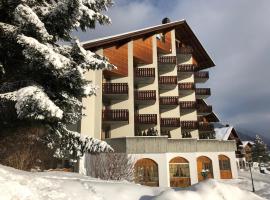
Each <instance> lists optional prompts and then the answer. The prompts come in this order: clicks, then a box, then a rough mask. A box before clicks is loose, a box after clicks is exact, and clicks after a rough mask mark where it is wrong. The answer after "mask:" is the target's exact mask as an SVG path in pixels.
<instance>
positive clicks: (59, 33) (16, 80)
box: [0, 0, 114, 158]
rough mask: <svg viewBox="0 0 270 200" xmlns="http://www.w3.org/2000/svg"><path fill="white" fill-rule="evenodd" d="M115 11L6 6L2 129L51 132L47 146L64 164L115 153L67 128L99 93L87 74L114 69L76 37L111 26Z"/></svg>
mask: <svg viewBox="0 0 270 200" xmlns="http://www.w3.org/2000/svg"><path fill="white" fill-rule="evenodd" d="M111 5H112V1H111V0H0V126H1V127H0V128H1V129H4V128H6V127H10V126H18V127H19V126H21V125H24V126H25V125H29V126H31V125H33V124H35V125H36V124H41V125H43V126H46V127H47V128H48V129H49V132H48V134H46V135H45V136H44V137H43V138H42V140H43V141H44V142H46V143H47V145H48V147H50V148H51V149H53V150H55V155H56V156H58V157H61V158H76V157H78V156H81V155H83V153H84V152H107V151H111V150H112V149H111V147H110V146H109V145H107V144H106V143H105V142H102V141H99V140H96V139H93V138H88V137H84V138H83V137H82V136H81V135H80V134H79V133H77V132H74V131H70V130H68V128H67V127H68V125H69V124H75V123H77V122H78V121H79V120H80V119H81V117H82V114H81V110H82V109H83V105H82V103H81V99H82V98H85V97H88V96H91V95H93V94H95V91H96V89H97V87H96V86H95V85H93V84H92V82H91V81H90V80H87V79H86V78H85V77H84V75H85V73H87V71H89V70H102V69H111V68H113V67H114V66H113V65H111V64H110V63H109V62H108V60H107V59H106V58H104V57H101V56H99V55H97V54H95V53H93V52H90V51H86V50H85V49H83V47H82V46H81V45H80V43H79V41H78V40H74V39H73V38H72V37H71V32H72V31H73V30H77V29H81V30H83V31H85V30H86V29H87V28H94V27H95V24H96V23H99V24H108V23H110V19H109V18H108V17H107V16H106V15H104V14H102V12H103V11H106V10H107V8H108V7H109V6H111ZM59 41H65V44H59V43H60V42H59ZM62 43H63V42H62Z"/></svg>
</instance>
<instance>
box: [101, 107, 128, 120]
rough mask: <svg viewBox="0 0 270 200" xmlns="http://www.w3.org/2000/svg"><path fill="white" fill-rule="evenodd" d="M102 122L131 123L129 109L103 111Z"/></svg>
mask: <svg viewBox="0 0 270 200" xmlns="http://www.w3.org/2000/svg"><path fill="white" fill-rule="evenodd" d="M102 121H103V122H104V123H119V122H125V123H128V122H129V112H128V110H127V109H113V110H103V111H102Z"/></svg>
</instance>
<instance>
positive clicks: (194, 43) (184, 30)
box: [83, 20, 215, 69]
mask: <svg viewBox="0 0 270 200" xmlns="http://www.w3.org/2000/svg"><path fill="white" fill-rule="evenodd" d="M172 29H175V31H176V37H180V38H177V39H179V40H181V41H184V42H185V44H186V45H189V46H191V47H192V48H193V50H194V51H193V52H194V57H195V59H196V61H197V62H198V65H199V66H200V67H201V68H202V69H204V68H209V67H213V66H215V64H214V62H213V61H212V59H211V58H210V56H209V55H208V54H207V52H206V51H205V49H204V48H203V46H202V45H201V43H200V41H199V40H198V39H197V37H196V36H195V34H194V33H193V31H192V30H191V28H190V27H189V25H188V24H187V22H186V21H185V20H180V21H175V22H170V23H166V24H161V25H157V26H152V27H148V28H144V29H140V30H135V31H131V32H127V33H123V34H118V35H112V36H109V37H104V38H100V39H95V40H90V41H85V42H83V47H84V48H85V49H89V50H92V49H98V48H102V47H106V46H112V45H115V44H117V43H125V42H128V41H130V40H133V39H138V38H145V37H146V36H150V35H152V34H156V33H161V32H167V31H170V30H172Z"/></svg>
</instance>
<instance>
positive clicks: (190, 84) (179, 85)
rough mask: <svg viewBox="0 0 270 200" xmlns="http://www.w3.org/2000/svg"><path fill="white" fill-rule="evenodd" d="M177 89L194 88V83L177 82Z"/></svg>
mask: <svg viewBox="0 0 270 200" xmlns="http://www.w3.org/2000/svg"><path fill="white" fill-rule="evenodd" d="M178 89H179V90H194V89H195V84H194V83H178Z"/></svg>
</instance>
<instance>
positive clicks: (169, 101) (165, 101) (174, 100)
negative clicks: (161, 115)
mask: <svg viewBox="0 0 270 200" xmlns="http://www.w3.org/2000/svg"><path fill="white" fill-rule="evenodd" d="M159 104H160V106H164V107H166V106H177V105H178V96H177V97H173V96H171V97H159Z"/></svg>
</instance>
